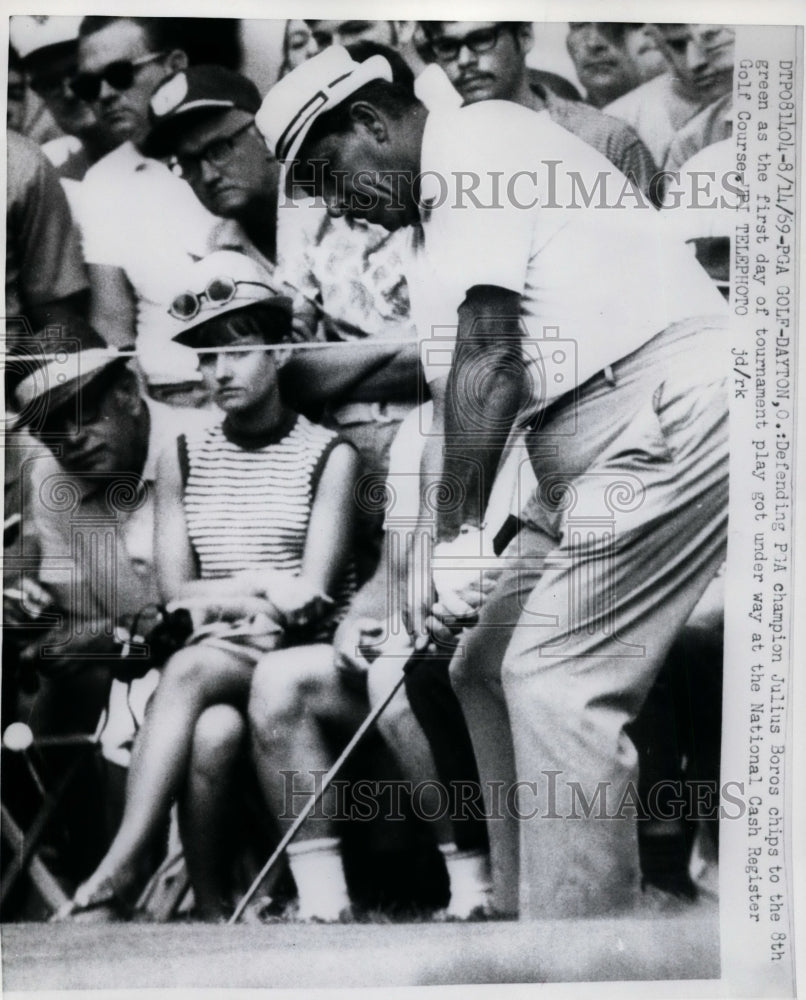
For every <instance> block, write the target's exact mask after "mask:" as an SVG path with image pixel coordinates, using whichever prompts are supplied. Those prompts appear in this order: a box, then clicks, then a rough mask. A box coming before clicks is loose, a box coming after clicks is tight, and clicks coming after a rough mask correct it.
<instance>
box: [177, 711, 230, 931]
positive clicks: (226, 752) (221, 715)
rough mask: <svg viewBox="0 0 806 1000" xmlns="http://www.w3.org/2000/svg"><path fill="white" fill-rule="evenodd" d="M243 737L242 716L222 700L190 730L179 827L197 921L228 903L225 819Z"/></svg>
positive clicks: (211, 917)
mask: <svg viewBox="0 0 806 1000" xmlns="http://www.w3.org/2000/svg"><path fill="white" fill-rule="evenodd" d="M245 738H246V720H245V718H244V716H243V715H242V714H241V713H240V712H239V711H238V709H237V708H234V707H233V706H232V705H224V704H219V705H213V706H211V707H210V708H206V709H205V710H204V711H203V712H202V714H201V715H200V716H199V721H198V722H197V723H196V728H195V730H194V732H193V747H192V750H191V755H190V766H189V768H188V776H187V781H186V782H185V786H184V789H183V791H182V794H181V796H180V799H179V830H180V833H181V836H182V846H183V847H184V851H185V864H186V865H187V870H188V874H189V875H190V881H191V884H192V886H193V896H194V898H195V902H196V913H197V915H198V916H199V917H200V918H201V919H202V920H211V921H213V920H217V919H220V918H221V917H223V916H226V915H227V913H228V912H229V908H230V907H229V899H228V890H229V886H228V883H227V864H226V861H227V858H226V857H225V848H226V843H227V819H228V818H231V813H230V806H231V804H232V787H233V775H234V771H235V767H236V765H237V763H238V761H239V759H240V757H241V750H242V748H243V746H244V743H245ZM236 822H237V820H236Z"/></svg>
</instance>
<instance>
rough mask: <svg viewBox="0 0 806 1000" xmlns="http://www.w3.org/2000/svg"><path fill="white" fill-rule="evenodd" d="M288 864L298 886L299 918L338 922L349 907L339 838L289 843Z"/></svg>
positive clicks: (320, 838)
mask: <svg viewBox="0 0 806 1000" xmlns="http://www.w3.org/2000/svg"><path fill="white" fill-rule="evenodd" d="M288 864H289V865H290V867H291V874H292V875H293V876H294V881H295V882H296V884H297V895H298V897H299V917H300V919H301V920H310V919H311V918H312V917H317V918H319V919H320V920H338V918H339V914H340V913H341V911H342V910H344V909H346V908H347V907H349V905H350V897H349V895H348V893H347V882H346V881H345V878H344V868H343V867H342V863H341V844H340V841H339V839H338V838H337V837H319V838H317V839H316V840H303V841H301V842H300V843H298V844H292V845H291V846H290V847H289V848H288Z"/></svg>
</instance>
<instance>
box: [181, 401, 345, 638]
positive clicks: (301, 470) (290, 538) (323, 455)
mask: <svg viewBox="0 0 806 1000" xmlns="http://www.w3.org/2000/svg"><path fill="white" fill-rule="evenodd" d="M340 443H341V440H340V438H339V437H338V435H337V434H336V433H335V432H334V431H331V430H329V429H328V428H326V427H321V426H319V425H318V424H314V423H312V422H311V421H309V420H307V419H306V418H305V417H303V416H302V415H298V414H295V415H294V417H293V420H292V422H291V426H290V427H289V426H288V425H286V426H285V427H284V428H282V429H281V430H280V431H279V433H278V435H277V437H276V440H272V441H270V442H269V443H267V444H264V445H262V446H261V447H256V448H244V447H242V446H241V445H240V444H236V443H235V442H234V441H231V440H230V439H229V438H228V437H227V434H226V432H225V430H224V427H223V425H222V424H217V425H215V426H213V427H202V428H199V429H196V430H194V431H192V432H190V433H188V434H186V435H184V436H183V437H182V438H180V440H179V455H180V464H181V465H182V474H183V476H182V478H183V480H184V483H185V487H184V496H183V502H184V508H185V520H186V524H187V531H188V536H189V538H190V542H191V545H192V547H193V551H194V553H195V555H196V558H197V561H198V566H199V576H200V577H201V578H202V579H208V580H209V579H222V578H226V577H230V576H233V575H234V574H236V573H239V572H241V571H243V570H254V569H260V568H262V567H267V568H270V569H273V570H277V571H280V572H285V573H290V574H292V575H294V576H297V575H299V573H300V571H301V568H302V558H303V554H304V551H305V541H306V538H307V534H308V524H309V521H310V517H311V509H312V507H313V500H314V497H315V495H316V488H317V485H318V482H319V477H320V476H321V473H322V470H323V468H324V466H325V463H326V461H327V459H328V457H329V455H330V452H331V451H332V450H333V448H334V447H335V446H336V445H337V444H340ZM344 577H345V578H344V580H343V581H342V583H341V584H340V585H339V586H338V588H337V591H338V592H336V593H333V594H331V595H330V596H331V597H333V599H334V600H335V602H336V611H335V612H334V616H333V618H334V619H338V618H339V617H341V615H340V614H339V611H340V610H343V609H346V605H347V603H348V602H349V598H350V596H351V594H352V591H353V589H354V582H353V573H352V572H347V573H345V574H344ZM312 638H313V637H311V638H309V640H308V641H311V639H312ZM317 638H318V636H317Z"/></svg>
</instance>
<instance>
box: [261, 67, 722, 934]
mask: <svg viewBox="0 0 806 1000" xmlns="http://www.w3.org/2000/svg"><path fill="white" fill-rule="evenodd" d="M390 80H391V72H390V71H389V67H388V65H387V64H386V63H385V60H383V59H380V60H368V61H367V62H365V63H362V64H361V65H360V66H358V65H356V64H354V63H352V61H351V60H350V59H349V56H348V54H347V53H346V52H345V51H344V50H340V49H330V50H328V51H326V52H324V53H322V54H321V55H320V56H318V57H316V59H313V60H311V61H309V62H308V63H306V64H304V65H303V66H300V67H298V68H297V69H296V70H294V71H293V72H292V73H290V74H289V75H288V76H287V77H285V78H284V79H283V80H282V81H280V83H278V84H277V86H276V87H275V88H274V89H273V90H272V91H271V92H270V94H269V95H268V97H267V98H266V100H265V101H264V104H263V107H262V108H261V111H260V112H259V113H258V116H257V123H258V127H259V128H260V129H261V131H262V132H263V134H264V135H265V136H266V138H267V142H268V143H269V146H270V148H271V149H272V150H273V151H274V153H275V155H276V156H277V158H278V159H280V160H281V161H283V162H285V163H286V164H287V165H288V164H289V163H291V162H292V161H295V160H296V159H299V160H300V161H301V164H302V167H307V169H308V170H310V169H311V168H312V165H314V164H318V168H317V169H318V171H319V172H318V175H317V182H316V188H317V192H318V193H321V194H323V195H324V197H325V200H326V202H327V203H328V205H329V208H330V210H331V211H333V212H335V213H340V214H348V215H355V216H359V217H362V218H367V219H369V220H371V221H374V222H377V223H379V224H381V225H383V226H385V227H386V228H388V229H390V230H394V229H396V228H399V227H401V226H408V225H416V224H417V223H421V224H422V229H423V234H424V241H423V247H422V251H423V253H422V255H421V261H422V262H423V264H424V266H423V267H421V268H418V269H416V273H412V274H411V275H410V281H409V285H410V289H411V292H412V299H413V304H415V310H416V315H417V316H418V317H419V319H418V327H419V329H420V332H421V337H422V339H423V341H424V343H423V353H424V358H425V368H426V374H427V377H429V379H430V385H431V390H432V395H433V396H434V399H435V426H436V429H437V433H436V434H435V435H434V436H432V437H430V438H429V440H428V442H427V444H426V449H425V451H426V454H425V457H424V466H423V470H424V477H423V487H422V488H423V498H424V500H426V499H428V498H430V499H431V501H432V508H433V501H434V493H433V487H435V486H438V487H439V488H440V490H441V496H442V502H441V503H437V504H436V506H437V508H438V509H437V510H436V512H435V513H434V512H433V510H432V517H431V524H430V525H426V524H425V515H426V514H427V513H428V510H427V504H425V505H424V506H423V508H422V512H423V513H422V515H421V523H422V526H423V527H424V528H426V527H427V528H428V529H429V530H430V532H432V533H433V535H434V537H435V540H436V543H437V545H436V549H435V555H436V557H438V558H439V557H441V556H443V555H445V556H446V557H448V558H449V559H450V560H452V563H454V564H455V562H456V559H460V560H462V562H461V563H460V565H465V566H468V567H469V570H468V573H467V574H466V575H468V576H469V577H472V576H473V575H474V574H475V575H476V576H478V568H477V564H476V561H477V560H478V559H479V558H481V557H482V556H483V555H484V553H483V551H482V550H481V542H480V538H481V530H480V528H481V521H482V516H483V511H484V508H485V506H486V502H487V499H488V497H489V494H490V490H491V486H492V479H493V476H494V473H495V469H496V467H497V464H498V460H499V458H500V455H501V452H502V449H503V447H504V444H505V441H506V440H507V438H508V436H509V432H510V430H511V429H512V427H513V426H514V425H518V424H526V425H527V426H528V427H529V428H530V430H531V433H529V434H528V435H527V437H526V449H527V453H528V456H529V459H530V461H531V463H532V466H533V469H534V472H535V474H536V475H537V479H538V483H539V486H538V488H537V489H535V490H533V491H532V492H531V494H530V495H529V496H527V497H524V503H523V505H522V509H521V518H522V519H523V520H524V522H525V525H524V528H523V529H522V530H521V532H520V534H519V536H518V537H517V539H516V540H515V541H514V542H513V547H512V548H511V549H510V550H508V553H507V555H508V557H509V558H510V559H511V563H510V568H509V569H508V570H507V571H505V572H504V573H503V574H502V576H501V577H500V579H499V582H498V584H497V586H496V589H495V590H494V592H493V594H492V595H491V597H490V598H489V599H488V601H487V603H486V604H485V606H484V607H483V609H482V612H481V615H480V620H479V624H478V625H477V626H476V627H475V628H474V629H472V630H471V632H470V633H469V637H468V641H467V642H465V644H464V647H463V649H462V651H461V655H459V656H457V657H456V658H455V660H454V668H455V669H454V674H453V680H454V684H455V687H456V690H457V693H458V694H459V696H460V700H461V701H462V704H463V708H464V710H465V714H466V717H467V721H468V725H469V727H470V731H471V736H472V738H473V742H474V747H475V750H476V755H477V758H478V763H479V771H480V774H481V777H482V781H483V782H484V781H488V782H489V781H491V780H501V779H503V780H504V781H505V785H506V783H507V780H508V781H509V782H510V784H509V785H508V786H507V787H509V788H512V787H514V786H513V785H512V784H511V782H512V781H514V779H515V778H516V777H517V779H519V780H520V781H522V782H524V781H531V782H534V795H533V796H532V797H531V798H530V797H529V796H528V795H524V794H523V787H522V795H521V797H520V798H518V799H516V800H515V801H514V802H513V803H512V808H510V810H509V811H508V817H507V820H505V821H496V822H491V823H490V824H489V833H490V838H491V853H492V861H493V874H494V883H495V885H494V890H495V897H496V905H497V907H498V909H500V910H503V911H505V912H512V911H514V910H515V909H517V906H518V903H517V902H516V901H515V899H513V894H512V885H513V883H515V882H516V881H518V880H517V878H516V872H517V871H518V840H519V841H520V879H519V883H520V885H519V888H520V900H519V905H520V913H521V916H523V917H525V918H538V917H545V916H580V915H587V914H593V913H597V912H606V911H610V910H613V909H618V908H624V907H631V906H633V905H635V904H636V902H637V898H636V888H637V883H638V852H637V842H636V830H635V825H634V823H632V822H630V821H629V820H630V818H631V817H633V816H634V815H635V813H634V811H633V812H631V813H629V812H628V813H626V814H625V813H624V812H621V813H619V809H620V808H621V809H622V810H623V808H624V807H623V806H622V802H623V800H624V799H625V798H627V799H629V796H630V794H631V790H633V791H634V783H635V777H636V774H635V771H636V753H635V748H634V747H633V746H632V744H631V743H630V741H629V739H628V738H627V736H626V734H625V726H626V725H627V724H628V723H629V721H630V720H631V719H633V718H634V717H635V715H636V714H637V712H638V711H639V709H640V707H641V703H642V701H643V698H644V697H645V696H646V693H647V691H648V690H649V688H650V686H651V684H652V682H653V680H654V678H655V676H656V674H657V672H658V670H659V669H660V667H661V665H662V662H663V658H664V656H665V653H666V651H667V649H668V646H669V644H670V643H671V642H672V641H673V640H674V638H675V636H676V634H677V633H678V631H679V630H680V629H681V628H682V626H683V624H684V623H685V621H686V619H687V618H688V616H689V614H690V613H691V610H692V609H693V607H694V605H695V604H696V602H697V600H698V599H699V597H700V595H701V594H702V593H703V591H704V590H705V588H706V587H707V585H708V583H709V581H710V579H711V578H712V577H713V575H714V574H715V573H716V571H717V568H718V567H719V564H720V562H721V560H722V558H723V554H724V546H725V540H726V524H727V433H726V432H727V400H726V390H725V379H724V378H723V371H724V369H723V368H722V363H723V361H724V354H725V351H726V347H725V346H724V334H725V326H726V318H725V311H724V304H723V302H722V300H721V298H720V296H719V294H718V292H717V291H716V290H715V289H714V288H713V287H712V286H711V284H710V282H709V280H708V278H707V276H706V275H705V274H704V272H703V271H702V270H701V268H700V267H699V265H698V264H697V263H696V261H695V260H693V258H692V257H691V255H690V253H689V251H688V250H687V249H686V248H685V247H684V246H682V245H681V244H680V243H679V242H678V241H677V240H676V239H674V238H667V237H666V236H665V234H664V231H663V227H661V226H658V223H657V217H656V216H655V215H654V213H653V212H652V211H651V209H649V208H648V207H646V206H645V205H641V204H640V203H638V200H637V199H635V198H633V199H632V200H630V201H629V203H628V202H627V201H625V200H624V199H623V198H621V196H620V195H619V192H620V191H622V190H623V185H624V181H625V179H624V177H623V175H621V174H619V173H618V171H616V170H615V168H613V167H612V165H611V164H609V163H608V161H607V160H605V159H604V158H603V157H601V156H600V154H598V153H596V151H594V150H592V149H590V147H588V146H586V145H585V144H584V143H582V142H580V141H579V140H578V139H577V138H576V137H574V136H571V135H570V134H569V133H567V132H565V130H563V129H561V128H559V127H558V126H556V125H555V124H554V123H552V122H551V121H550V120H549V119H548V117H547V116H541V115H536V114H535V113H534V112H532V111H530V110H528V109H526V108H522V107H518V106H515V105H513V104H511V103H506V102H494V101H485V102H480V103H478V104H475V105H472V106H470V107H466V108H462V109H459V110H447V109H444V108H443V109H441V110H438V111H434V112H433V113H431V114H429V112H428V110H427V109H426V108H425V107H424V106H423V105H422V104H420V103H419V102H418V101H417V100H416V99H415V98H413V96H412V95H410V94H407V93H406V92H404V91H402V90H401V89H400V88H396V87H394V86H392V85H391V84H390V82H389V81H390ZM546 149H550V150H551V157H552V158H551V160H548V159H546V158H545V156H546V153H545V151H546ZM568 164H574V167H575V168H576V169H575V170H570V169H569V168H568V167H567V166H566V165H568ZM583 182H584V186H585V190H586V191H587V192H588V193H589V194H590V192H591V190H592V188H593V186H594V183H595V182H598V184H599V185H600V187H599V189H598V194H596V195H593V196H591V197H589V198H588V199H585V198H583V197H582V195H581V190H580V184H581V183H583ZM586 202H587V207H586ZM616 205H620V206H621V207H620V208H618V209H616V208H615V206H616ZM608 206H610V207H608ZM649 248H651V252H648V249H649ZM415 300H416V302H415ZM457 322H458V327H457ZM692 356H694V357H696V358H697V363H696V365H692V363H691V357H692ZM442 428H444V431H443V432H442V433H440V430H441V429H442ZM424 534H425V532H424ZM415 548H416V550H417V551H418V552H420V551H422V548H427V544H426V545H424V546H423V547H420V546H415ZM433 566H434V567H435V568H436V569H439V563H438V562H436V563H434V564H433ZM421 569H422V571H423V573H424V575H425V577H426V578H427V579H434V578H436V579H435V583H436V588H435V590H436V595H437V597H438V599H439V601H440V602H441V604H442V605H443V606H445V607H446V609H447V611H448V612H449V613H451V614H453V615H461V614H462V613H464V611H465V610H466V605H464V602H462V601H461V600H460V599H459V597H458V594H457V591H458V589H459V588H460V587H461V582H459V581H458V579H457V576H462V575H463V574H461V573H459V574H457V573H456V572H455V570H454V572H453V573H451V574H450V575H449V576H448V577H447V578H445V579H441V578H440V577H439V574H438V573H433V574H432V567H431V566H429V565H428V563H427V562H426V563H425V564H424V565H423V566H422V567H421ZM416 579H419V577H417V576H415V580H416ZM425 590H426V593H425V595H424V596H423V597H422V598H421V599H420V600H419V601H418V600H416V599H415V601H414V602H413V606H412V610H411V616H412V629H413V630H414V632H415V634H417V635H418V639H419V641H424V637H423V636H422V635H421V633H420V628H421V626H420V616H421V615H422V605H423V604H427V603H428V602H429V600H430V599H432V598H433V595H434V589H432V588H431V587H426V588H425ZM432 630H433V632H434V633H435V634H436V635H437V636H438V637H440V636H442V635H443V634H444V629H443V628H442V626H441V625H440V624H439V623H434V624H433V625H432ZM558 775H559V780H556V779H557V778H558ZM602 782H604V783H605V785H604V787H605V788H606V790H607V808H608V810H609V812H608V814H607V815H608V817H609V818H608V819H606V820H603V821H599V820H598V818H597V814H596V811H595V810H588V811H587V812H586V814H585V815H584V816H583V817H582V818H579V819H577V820H576V821H575V822H574V823H568V822H560V821H558V820H557V819H552V818H550V816H551V814H552V813H553V812H554V811H557V812H559V814H560V815H561V816H567V817H568V816H573V815H574V810H575V808H576V815H577V816H579V805H578V796H579V794H580V793H582V794H584V796H585V800H586V801H587V802H590V801H591V799H592V797H594V796H595V794H596V793H597V791H598V790H599V789H600V786H601V783H602ZM538 783H539V785H540V787H539V788H538ZM547 784H548V786H549V787H548V788H547V787H546V786H547ZM488 787H489V786H488ZM525 787H527V788H531V787H532V786H525ZM614 813H615V815H616V817H619V816H620V817H621V819H620V821H614V818H613V814H614ZM625 815H626V818H625Z"/></svg>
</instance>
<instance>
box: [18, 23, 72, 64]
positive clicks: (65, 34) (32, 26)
mask: <svg viewBox="0 0 806 1000" xmlns="http://www.w3.org/2000/svg"><path fill="white" fill-rule="evenodd" d="M81 20H82V18H81V17H80V16H79V17H76V16H73V15H65V14H54V15H49V14H37V15H33V14H13V15H12V17H11V19H10V24H9V28H8V33H9V38H10V40H11V44H12V45H13V46H14V48H15V49H16V50H17V52H18V53H19V56H20V59H27V58H28V56H30V55H32V54H33V53H34V52H39V50H40V49H47V48H50V46H51V45H64V44H65V43H66V42H76V41H77V40H78V26H79V25H80V24H81Z"/></svg>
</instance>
